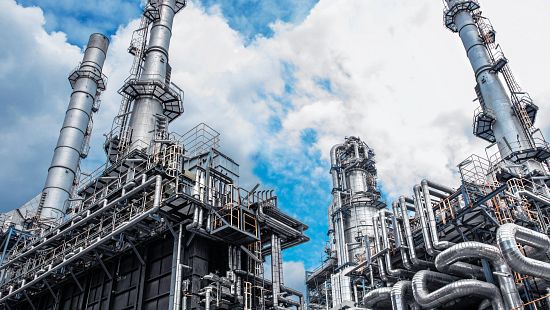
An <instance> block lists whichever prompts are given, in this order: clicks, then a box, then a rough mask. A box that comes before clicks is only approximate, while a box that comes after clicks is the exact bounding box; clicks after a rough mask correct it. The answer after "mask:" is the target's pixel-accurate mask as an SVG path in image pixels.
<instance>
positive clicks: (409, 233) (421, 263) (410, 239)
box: [399, 196, 434, 268]
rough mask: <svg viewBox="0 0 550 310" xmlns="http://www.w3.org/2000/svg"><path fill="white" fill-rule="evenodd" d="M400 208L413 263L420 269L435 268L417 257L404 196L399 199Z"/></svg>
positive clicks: (430, 263)
mask: <svg viewBox="0 0 550 310" xmlns="http://www.w3.org/2000/svg"><path fill="white" fill-rule="evenodd" d="M399 207H400V209H401V217H402V219H403V227H404V228H405V237H406V239H407V244H408V247H409V256H410V258H411V263H412V264H413V265H415V266H420V267H428V268H430V267H433V266H434V264H433V263H432V262H429V261H426V260H422V259H419V258H418V257H417V256H416V249H415V245H414V238H413V234H412V229H411V223H410V220H409V213H408V211H407V205H406V199H405V197H404V196H401V197H399Z"/></svg>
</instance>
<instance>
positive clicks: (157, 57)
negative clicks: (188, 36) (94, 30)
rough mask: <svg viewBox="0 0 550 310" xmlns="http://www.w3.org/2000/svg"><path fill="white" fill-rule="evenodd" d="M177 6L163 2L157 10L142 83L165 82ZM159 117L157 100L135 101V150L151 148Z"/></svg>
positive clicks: (132, 124) (173, 0)
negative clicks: (157, 16) (157, 15)
mask: <svg viewBox="0 0 550 310" xmlns="http://www.w3.org/2000/svg"><path fill="white" fill-rule="evenodd" d="M175 6H176V0H163V1H162V2H161V3H160V4H159V5H158V7H157V8H158V10H159V16H160V18H158V19H157V20H155V21H154V22H153V25H152V27H151V32H150V36H149V45H148V46H147V50H146V52H145V62H144V65H143V71H142V74H141V76H140V77H139V80H140V81H153V80H154V81H159V82H162V83H165V82H166V72H167V68H168V50H169V48H170V39H171V37H172V24H173V22H174V16H175V14H176V12H175V11H174V10H175ZM159 115H163V106H162V103H161V102H160V101H159V100H158V99H157V98H154V97H153V96H152V95H149V96H141V97H139V98H138V99H136V101H135V103H134V108H133V111H132V114H131V117H130V125H129V126H130V129H131V132H132V146H133V148H146V147H149V146H150V144H151V142H152V140H153V138H154V134H155V128H156V126H157V121H158V118H157V117H158V116H159Z"/></svg>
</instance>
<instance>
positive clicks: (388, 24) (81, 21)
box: [0, 0, 550, 282]
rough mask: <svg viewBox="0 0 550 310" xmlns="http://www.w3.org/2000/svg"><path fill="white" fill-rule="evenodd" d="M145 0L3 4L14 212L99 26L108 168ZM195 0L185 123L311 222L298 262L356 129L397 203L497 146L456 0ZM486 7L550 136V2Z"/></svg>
mask: <svg viewBox="0 0 550 310" xmlns="http://www.w3.org/2000/svg"><path fill="white" fill-rule="evenodd" d="M14 1H17V3H19V4H20V5H23V6H25V7H26V8H25V9H23V8H21V7H18V6H16V5H14V4H13V5H12V3H14ZM141 2H142V1H141V0H116V1H115V0H87V1H81V0H3V1H0V27H1V28H2V29H4V31H2V32H1V33H0V40H1V41H3V42H10V44H9V45H7V46H6V47H3V48H0V93H1V94H2V98H1V105H0V112H2V113H0V145H2V146H3V147H2V148H0V162H3V163H4V164H3V165H2V173H0V208H2V210H9V209H13V208H15V207H17V206H18V204H21V203H23V202H25V201H27V200H28V199H29V198H31V197H32V196H33V195H35V194H36V193H38V192H39V191H40V190H41V188H42V186H43V182H44V178H45V172H46V169H47V167H48V164H49V160H50V158H51V157H50V156H51V152H52V149H53V146H54V145H55V141H56V139H57V133H58V129H59V127H60V124H61V122H62V118H63V114H64V109H65V108H66V105H67V101H68V98H69V95H70V87H69V86H68V83H67V80H66V77H67V74H68V73H69V72H70V70H71V69H73V68H74V67H75V66H76V64H78V62H79V61H80V58H81V55H80V53H81V50H80V49H79V48H77V47H75V46H74V45H76V46H78V47H82V46H84V44H85V43H86V40H87V38H88V35H89V34H90V33H91V32H103V33H106V34H110V35H114V36H113V37H112V44H111V48H110V55H109V58H108V59H107V65H106V68H107V71H109V72H107V74H108V76H109V81H110V84H109V86H108V90H107V92H105V93H104V94H103V105H102V107H101V109H100V111H99V114H98V115H97V116H96V117H95V119H94V120H95V124H94V136H93V137H92V143H93V150H95V152H92V153H91V154H90V156H89V158H88V159H87V160H86V162H85V164H84V165H85V167H86V168H91V167H93V166H97V165H99V164H100V163H101V162H102V161H103V152H102V151H101V143H102V134H103V133H104V132H106V131H108V130H109V128H110V121H111V119H112V117H113V116H114V114H115V113H116V111H117V108H118V107H117V104H118V102H120V97H119V96H118V95H117V93H116V90H117V88H118V87H120V85H121V83H122V81H123V80H124V79H125V78H126V77H127V74H128V68H129V67H130V61H131V58H129V56H128V54H127V52H126V48H127V46H128V42H129V41H130V37H131V34H132V31H133V28H135V27H134V26H135V25H131V26H128V22H129V21H131V20H133V19H136V18H138V17H139V15H140V3H141ZM194 3H195V4H196V5H190V6H189V7H188V8H187V9H185V10H184V12H182V13H180V16H179V17H177V18H176V27H177V31H175V32H174V36H175V37H174V40H173V41H172V47H171V52H172V57H171V59H170V62H171V63H172V67H173V69H174V71H173V76H172V80H173V81H175V82H177V83H178V84H179V85H180V86H181V87H182V88H183V89H184V90H185V92H186V96H185V97H186V98H185V103H184V104H185V109H186V112H185V114H184V115H183V116H182V118H181V119H179V120H178V121H176V122H174V123H173V124H172V125H171V126H172V127H171V128H172V129H173V130H177V131H178V132H185V131H186V130H187V129H189V128H190V127H192V126H193V125H195V124H197V123H199V122H202V121H205V122H207V123H208V124H209V125H211V126H212V127H214V128H215V129H217V130H218V131H220V132H221V133H222V141H225V143H224V144H223V145H224V150H226V151H227V153H228V155H230V156H232V157H234V158H235V159H237V160H238V162H239V163H240V164H241V173H242V175H243V179H247V180H248V183H253V184H244V185H245V186H253V185H254V184H255V182H256V181H259V182H261V183H262V184H263V186H264V187H271V188H275V189H276V190H277V193H278V196H279V198H280V206H281V207H282V208H283V209H284V210H286V211H287V212H289V213H291V214H292V215H294V216H296V217H298V218H300V219H302V220H303V221H304V222H306V223H307V224H308V225H309V226H310V230H309V231H308V235H309V236H310V237H311V238H312V241H311V242H309V243H307V244H305V245H302V246H300V247H297V248H295V249H291V250H289V251H285V259H287V260H293V261H303V262H304V263H305V266H306V268H311V267H314V266H315V265H317V264H318V263H319V262H320V260H321V257H322V249H323V247H324V242H325V240H326V229H327V215H326V208H327V205H328V203H329V202H330V184H329V182H330V178H329V165H328V162H327V157H328V151H329V149H330V147H331V146H332V145H333V144H335V143H338V142H341V141H342V140H343V138H344V137H345V136H350V135H357V136H360V137H361V138H363V139H364V140H365V141H366V142H367V143H368V144H369V146H371V147H373V148H374V149H375V151H376V153H377V164H378V171H379V177H380V181H381V184H382V185H383V189H384V193H385V194H386V196H387V197H389V198H392V197H395V196H397V195H400V194H408V193H409V192H410V190H411V188H412V186H413V185H414V184H415V182H418V181H419V180H421V179H422V178H430V179H433V180H435V181H438V182H441V183H444V184H448V185H449V186H453V185H456V184H457V182H458V178H457V173H456V165H457V163H459V162H460V161H462V160H463V159H464V158H466V157H467V156H469V155H470V154H471V153H478V154H481V155H484V148H485V147H486V144H484V143H483V141H480V140H479V139H475V138H474V137H473V136H472V135H471V119H472V112H473V110H474V109H475V108H476V103H475V102H474V103H472V98H473V96H474V95H473V94H474V93H473V85H474V81H473V77H472V72H471V69H470V66H469V64H468V63H467V59H466V57H465V56H464V51H463V48H462V46H461V44H460V41H459V39H458V37H457V36H456V34H452V33H451V32H449V31H448V30H446V29H445V28H444V27H443V26H442V23H441V19H442V17H441V11H442V7H441V3H440V2H434V1H433V0H418V1H402V0H384V1H369V0H320V1H319V2H317V0H315V1H313V0H300V1H293V0H278V1H275V0H219V1H214V0H202V2H200V3H199V2H194ZM29 6H39V8H40V9H41V11H40V10H38V9H29V8H28V7H29ZM483 7H484V12H486V13H487V15H488V16H490V17H491V20H492V23H493V25H494V26H495V27H496V29H497V31H498V40H499V44H501V46H502V47H503V48H504V50H505V52H506V55H507V57H508V59H510V61H511V65H512V69H513V70H514V74H515V76H516V78H518V80H519V81H520V83H521V85H523V86H525V88H526V89H528V90H529V91H530V92H531V95H532V97H533V98H534V99H535V101H536V103H537V104H538V105H539V107H540V108H541V113H539V114H540V115H539V120H538V124H542V125H541V126H543V129H545V130H546V131H545V132H548V131H547V125H546V124H550V113H546V112H544V111H548V109H549V108H550V106H549V104H548V103H550V89H549V88H548V87H547V82H546V81H547V77H546V72H548V71H550V64H549V62H547V61H545V60H546V59H547V55H546V53H547V51H548V50H549V49H550V42H549V41H548V40H547V39H546V38H547V36H546V35H545V33H544V31H545V29H547V26H546V24H545V21H546V20H548V19H549V18H550V9H546V8H547V7H548V1H547V0H532V1H531V2H530V5H525V4H523V2H518V1H516V0H484V1H483ZM42 15H43V16H42ZM181 15H184V16H181ZM512 17H513V19H514V20H517V21H518V22H517V23H510V22H509V21H510V20H512ZM43 23H44V24H43ZM273 23H274V26H271V25H273ZM44 30H45V31H44ZM56 32H57V33H56ZM65 36H66V37H65ZM518 37H521V38H522V40H521V42H518V41H517V38H518ZM534 67H536V68H538V69H537V70H533V68H534ZM442 68H444V70H443V69H442ZM450 94H452V96H451V95H450ZM212 111H215V113H213V112H212ZM547 115H548V116H547ZM86 170H88V169H86ZM297 281H298V282H300V281H302V278H299V279H298V280H297Z"/></svg>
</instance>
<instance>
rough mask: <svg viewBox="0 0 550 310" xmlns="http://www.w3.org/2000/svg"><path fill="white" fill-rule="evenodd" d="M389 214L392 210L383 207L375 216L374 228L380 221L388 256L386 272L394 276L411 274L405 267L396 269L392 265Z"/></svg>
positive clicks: (383, 242)
mask: <svg viewBox="0 0 550 310" xmlns="http://www.w3.org/2000/svg"><path fill="white" fill-rule="evenodd" d="M387 214H390V215H391V212H390V211H388V210H386V209H382V210H380V211H379V213H378V217H375V218H374V219H373V221H374V228H375V229H376V226H377V225H376V223H377V222H379V223H380V227H381V230H382V244H383V246H384V250H385V251H386V254H385V255H384V256H385V258H386V272H387V273H388V274H389V275H390V276H392V277H401V276H403V275H407V274H411V273H410V272H409V271H407V270H405V269H394V268H393V267H392V263H391V254H390V240H389V238H388V230H387V226H386V225H387V224H386V215H387Z"/></svg>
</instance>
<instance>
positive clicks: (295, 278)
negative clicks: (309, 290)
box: [264, 257, 306, 296]
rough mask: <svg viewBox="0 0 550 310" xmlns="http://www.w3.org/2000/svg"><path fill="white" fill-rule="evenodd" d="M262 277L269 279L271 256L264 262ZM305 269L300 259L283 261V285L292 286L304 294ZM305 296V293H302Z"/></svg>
mask: <svg viewBox="0 0 550 310" xmlns="http://www.w3.org/2000/svg"><path fill="white" fill-rule="evenodd" d="M264 277H265V278H266V279H268V280H271V279H272V277H271V257H268V258H267V259H266V261H265V262H264ZM305 278H306V269H305V267H304V262H301V261H290V260H288V261H283V285H284V286H286V287H290V288H293V289H295V290H297V291H299V292H302V293H303V294H305V292H306V284H305ZM304 296H305V295H304Z"/></svg>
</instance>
